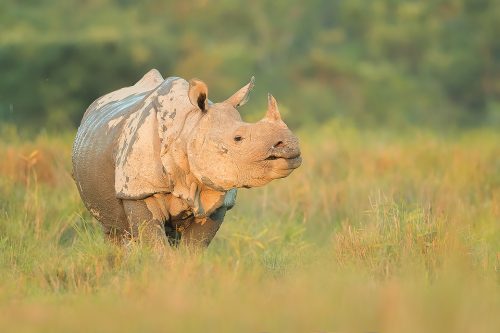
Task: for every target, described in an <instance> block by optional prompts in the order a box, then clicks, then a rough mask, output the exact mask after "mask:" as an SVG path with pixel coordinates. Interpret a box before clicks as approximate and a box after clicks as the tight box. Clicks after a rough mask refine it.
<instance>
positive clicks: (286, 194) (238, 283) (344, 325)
mask: <svg viewBox="0 0 500 333" xmlns="http://www.w3.org/2000/svg"><path fill="white" fill-rule="evenodd" d="M0 132H1V133H0V161H2V162H0V329H1V331H2V332H14V331H18V332H32V331H37V332H66V331H72V332H79V331H82V332H87V331H96V330H97V331H105V332H112V331H120V332H134V331H137V332H139V331H140V332H143V331H171V332H181V331H182V332H191V331H192V332H196V331H217V332H226V331H227V332H498V328H499V327H500V317H499V316H498V313H500V296H499V295H500V288H499V287H500V283H499V282H500V279H499V278H500V275H499V265H500V223H499V221H500V158H499V156H500V134H499V133H498V131H497V132H495V131H494V130H487V129H485V130H476V131H467V132H461V133H455V134H437V133H432V132H425V131H418V130H409V131H406V132H404V133H402V132H397V133H396V132H390V131H389V132H388V131H375V130H369V131H362V130H358V129H356V128H353V127H349V126H345V124H340V123H337V122H331V123H329V124H326V125H325V126H324V127H323V128H321V129H317V130H315V131H307V130H304V131H302V132H299V137H300V139H301V144H302V150H303V154H304V163H303V166H302V167H301V168H300V169H298V170H296V171H295V172H294V173H293V174H292V175H291V176H290V177H288V178H287V179H285V180H279V181H275V182H273V183H271V184H269V185H268V186H266V187H264V188H260V189H251V190H241V191H240V192H239V196H238V200H237V205H236V207H235V208H234V209H233V210H232V211H231V212H230V213H229V214H228V216H227V218H226V221H225V222H224V224H223V227H222V229H221V230H220V231H219V233H218V235H217V236H216V238H215V240H214V241H213V243H212V244H211V246H210V247H209V249H208V250H206V251H205V252H204V253H199V254H190V253H187V252H186V251H185V250H183V249H178V250H175V251H171V252H168V253H162V254H158V253H152V252H149V251H148V250H146V249H142V248H140V247H131V248H130V249H129V250H128V251H123V250H120V249H117V248H115V247H112V246H110V245H108V244H106V243H105V242H104V240H103V236H102V234H101V232H100V229H99V225H98V224H97V223H96V222H95V221H94V220H92V218H91V217H90V215H89V214H88V213H87V212H86V211H85V209H84V207H83V204H82V203H81V201H80V198H79V196H78V193H77V191H76V188H75V186H74V184H73V182H72V179H71V176H70V160H71V159H70V153H71V143H72V139H73V138H72V135H73V134H72V133H67V134H61V135H58V136H48V135H40V136H38V137H36V138H32V139H29V140H22V139H21V138H20V136H19V135H18V134H17V132H16V130H15V129H12V128H6V127H4V128H3V129H2V131H0Z"/></svg>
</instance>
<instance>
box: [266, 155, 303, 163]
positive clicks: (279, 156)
mask: <svg viewBox="0 0 500 333" xmlns="http://www.w3.org/2000/svg"><path fill="white" fill-rule="evenodd" d="M280 158H282V159H284V160H294V159H298V158H300V153H297V154H294V155H292V156H281V155H275V154H271V155H269V156H268V157H267V158H266V159H265V161H274V160H277V159H280Z"/></svg>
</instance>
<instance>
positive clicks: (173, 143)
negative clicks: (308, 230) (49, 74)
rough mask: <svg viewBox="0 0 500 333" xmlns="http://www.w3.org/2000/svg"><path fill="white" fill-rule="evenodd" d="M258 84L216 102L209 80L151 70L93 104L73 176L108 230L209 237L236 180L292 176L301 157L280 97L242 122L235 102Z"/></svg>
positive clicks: (202, 240)
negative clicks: (258, 116) (261, 113)
mask: <svg viewBox="0 0 500 333" xmlns="http://www.w3.org/2000/svg"><path fill="white" fill-rule="evenodd" d="M252 87H253V78H252V80H251V81H250V83H248V84H247V85H246V86H244V87H243V88H241V89H240V90H239V91H237V92H236V93H235V94H234V95H233V96H231V97H229V98H228V99H227V100H225V101H223V102H221V103H212V102H211V101H209V100H208V99H207V86H206V85H205V83H203V82H202V81H199V80H196V79H193V80H191V81H190V82H187V81H186V80H184V79H181V78H177V77H169V78H167V79H163V78H162V76H161V75H160V73H159V72H158V71H157V70H154V69H153V70H151V71H149V72H148V73H147V74H146V75H144V77H143V78H142V79H141V80H140V81H139V82H137V83H136V84H135V85H133V86H130V87H126V88H122V89H119V90H117V91H114V92H112V93H109V94H107V95H104V96H102V97H100V98H99V99H97V100H96V101H95V102H93V103H92V105H90V107H89V108H88V109H87V111H86V112H85V114H84V116H83V119H82V122H81V125H80V127H79V128H78V133H77V135H76V139H75V143H74V146H73V177H74V179H75V181H76V185H77V187H78V190H79V191H80V196H81V197H82V199H83V202H84V203H85V206H86V207H87V209H88V210H89V211H90V212H91V214H92V215H93V216H94V217H95V218H96V219H97V220H98V221H100V222H101V223H102V225H103V227H104V231H105V234H106V236H107V238H108V239H110V240H112V241H115V242H118V243H120V242H121V241H122V239H124V238H125V239H127V238H130V237H132V238H135V239H139V240H142V241H143V242H146V243H149V244H154V245H158V244H168V243H167V241H169V242H170V243H171V244H172V243H173V244H176V243H177V242H178V241H179V239H182V241H183V242H185V243H187V244H202V245H208V243H209V242H210V241H211V240H212V238H213V237H214V236H215V233H216V232H217V230H218V229H219V226H220V224H221V223H222V221H223V219H224V215H225V213H226V211H227V210H228V209H230V208H231V207H232V206H233V205H234V202H235V199H236V191H237V190H236V189H237V188H240V187H245V188H249V187H255V186H261V185H264V184H266V183H268V182H270V181H271V180H273V179H277V178H282V177H286V176H288V175H289V174H290V173H291V172H292V171H293V170H294V169H295V168H297V167H298V166H299V165H300V164H301V157H300V150H299V143H298V140H297V138H296V137H295V136H294V135H293V134H292V132H291V131H290V130H289V129H288V127H287V126H286V125H285V123H284V122H283V121H282V120H281V117H280V114H279V111H278V107H277V105H276V100H275V99H274V97H272V96H271V95H269V100H268V110H267V113H266V116H265V117H264V118H263V119H262V120H260V121H258V122H257V123H255V124H249V123H245V122H243V121H242V119H241V117H240V114H239V113H238V111H237V110H236V108H237V107H239V106H241V105H243V104H244V103H245V102H246V101H247V99H248V94H249V92H250V90H251V89H252Z"/></svg>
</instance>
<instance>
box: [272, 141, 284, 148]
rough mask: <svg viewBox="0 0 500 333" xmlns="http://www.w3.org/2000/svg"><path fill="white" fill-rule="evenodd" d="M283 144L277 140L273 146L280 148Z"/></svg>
mask: <svg viewBox="0 0 500 333" xmlns="http://www.w3.org/2000/svg"><path fill="white" fill-rule="evenodd" d="M284 145H285V144H284V143H283V141H278V142H276V143H275V144H274V145H273V148H282V147H283V146H284Z"/></svg>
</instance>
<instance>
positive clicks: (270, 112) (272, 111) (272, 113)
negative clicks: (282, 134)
mask: <svg viewBox="0 0 500 333" xmlns="http://www.w3.org/2000/svg"><path fill="white" fill-rule="evenodd" d="M265 119H267V120H269V121H280V120H281V115H280V111H279V110H278V103H277V102H276V99H275V98H274V97H273V95H271V94H268V95H267V112H266V116H265Z"/></svg>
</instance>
